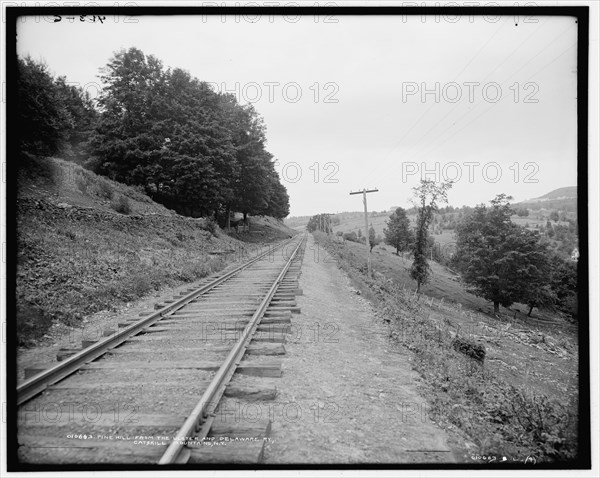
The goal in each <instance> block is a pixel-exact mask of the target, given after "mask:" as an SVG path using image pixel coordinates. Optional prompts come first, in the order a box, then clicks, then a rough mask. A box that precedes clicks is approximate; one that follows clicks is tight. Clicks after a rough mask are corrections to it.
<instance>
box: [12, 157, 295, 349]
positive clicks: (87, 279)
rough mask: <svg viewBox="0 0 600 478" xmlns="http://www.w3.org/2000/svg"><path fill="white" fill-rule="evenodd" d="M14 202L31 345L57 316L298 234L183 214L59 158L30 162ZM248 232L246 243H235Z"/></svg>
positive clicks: (135, 293) (174, 281)
mask: <svg viewBox="0 0 600 478" xmlns="http://www.w3.org/2000/svg"><path fill="white" fill-rule="evenodd" d="M18 186H19V188H18V189H19V196H18V205H17V215H18V216H17V221H18V231H17V238H18V256H17V318H16V320H17V329H18V334H19V343H20V344H21V345H35V344H36V343H37V341H38V340H39V339H40V338H41V337H43V335H44V334H45V333H46V331H47V330H48V329H49V328H50V327H51V325H52V324H53V323H55V322H61V323H66V324H70V325H77V324H79V322H80V321H81V320H82V318H83V317H84V316H85V315H88V314H91V313H94V312H97V311H99V310H105V309H110V308H113V307H115V306H116V305H119V304H123V303H127V302H128V301H131V300H135V299H137V298H139V297H144V296H145V295H147V294H149V293H150V292H153V291H155V290H159V289H161V288H165V287H169V286H175V285H178V284H181V283H183V282H189V281H193V280H196V279H199V278H201V277H204V276H207V275H209V274H211V273H212V272H214V271H217V270H220V269H222V268H223V267H225V266H226V265H227V264H228V263H232V262H236V261H241V260H244V259H245V258H246V257H248V256H249V255H250V254H256V252H257V251H258V248H257V247H256V244H253V245H251V246H248V245H247V244H246V243H245V242H243V241H242V240H247V241H248V242H253V243H257V242H258V243H262V242H270V241H275V240H281V239H284V238H287V237H290V236H291V235H292V234H294V233H295V231H292V230H291V229H289V228H287V227H286V226H284V225H283V224H282V223H281V222H280V221H276V220H274V219H272V218H251V229H252V232H251V233H249V234H232V235H233V236H235V237H231V236H230V235H227V234H225V233H224V232H223V231H221V230H220V229H219V228H218V226H216V224H215V223H214V222H212V221H209V220H207V219H192V218H187V217H183V216H179V215H177V214H176V213H174V212H173V211H170V210H168V209H166V208H164V207H163V206H161V205H160V204H157V203H155V202H153V201H152V200H151V199H150V198H149V197H147V196H146V195H144V194H143V193H142V192H141V191H139V190H136V189H134V188H131V187H128V186H126V185H123V184H120V183H116V182H113V181H110V180H109V179H107V178H104V177H101V176H97V175H96V174H94V173H92V172H90V171H88V170H85V169H83V168H81V167H80V166H78V165H75V164H73V163H69V162H66V161H62V160H60V159H53V158H47V159H43V160H41V159H33V158H31V159H29V160H28V161H27V162H26V164H23V167H22V168H21V170H20V176H19V178H18ZM239 239H242V240H239Z"/></svg>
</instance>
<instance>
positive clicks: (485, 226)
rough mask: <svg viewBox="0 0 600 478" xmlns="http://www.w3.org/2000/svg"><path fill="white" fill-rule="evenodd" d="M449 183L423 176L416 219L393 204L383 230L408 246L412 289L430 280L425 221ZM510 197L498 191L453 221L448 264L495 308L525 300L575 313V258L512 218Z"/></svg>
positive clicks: (402, 246)
mask: <svg viewBox="0 0 600 478" xmlns="http://www.w3.org/2000/svg"><path fill="white" fill-rule="evenodd" d="M449 187H450V185H449V184H442V185H436V184H434V183H433V182H430V181H422V182H421V185H420V186H419V187H418V188H415V195H416V198H417V204H416V207H417V224H416V227H415V228H414V229H411V228H410V221H409V219H408V216H407V211H406V210H404V209H402V208H397V209H396V211H394V213H393V214H392V215H391V216H390V219H389V221H388V222H387V226H388V227H387V228H386V229H385V230H384V236H385V239H384V240H385V242H386V243H387V244H389V245H391V246H393V247H395V248H396V253H398V252H399V251H400V250H403V251H404V250H409V251H411V252H412V253H413V256H414V260H413V265H412V268H411V276H412V278H413V279H414V280H416V281H417V288H419V287H420V286H421V284H424V283H427V282H428V281H429V279H430V274H431V269H430V267H429V265H428V256H429V254H428V253H429V250H430V248H431V247H432V246H433V241H432V240H431V239H432V238H431V237H430V236H429V228H428V226H429V224H430V223H431V218H432V216H433V213H434V212H435V211H436V210H438V209H439V203H440V202H446V191H447V189H449ZM511 199H512V198H511V197H510V196H507V195H505V194H500V195H498V196H496V197H495V198H494V199H493V200H491V201H490V204H491V206H486V205H485V204H480V205H478V206H476V207H475V208H473V209H472V210H470V211H468V212H467V213H466V214H464V215H463V216H462V217H461V218H460V219H459V220H458V222H457V224H456V229H455V234H456V252H455V253H454V255H453V257H452V258H451V260H450V265H451V266H452V267H453V268H455V269H456V270H457V271H458V272H459V273H460V275H461V278H462V280H463V281H464V282H465V283H466V284H467V287H468V290H469V291H470V292H473V293H474V294H476V295H478V296H480V297H483V298H484V299H486V300H489V301H491V302H492V303H493V304H494V313H495V314H499V312H500V310H499V309H500V305H502V306H504V307H510V306H511V305H512V304H514V303H522V304H526V305H527V306H528V307H529V310H528V314H527V315H529V316H530V315H531V312H532V310H533V308H535V307H537V308H548V309H558V310H561V311H563V312H566V313H569V314H571V315H572V316H574V317H576V316H577V301H578V298H577V262H576V261H573V260H567V259H565V258H563V257H561V255H560V254H559V253H558V252H557V251H555V250H553V247H552V243H551V242H550V241H549V240H548V239H547V238H545V237H544V236H542V235H540V233H539V232H538V231H532V230H529V229H528V228H526V227H523V226H519V225H517V224H515V223H514V222H512V221H511V216H512V215H514V214H515V210H514V209H513V208H512V207H511V205H510V200H511Z"/></svg>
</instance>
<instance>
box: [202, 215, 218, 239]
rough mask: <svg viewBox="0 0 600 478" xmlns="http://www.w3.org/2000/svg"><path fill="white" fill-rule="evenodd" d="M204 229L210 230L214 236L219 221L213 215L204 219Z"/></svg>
mask: <svg viewBox="0 0 600 478" xmlns="http://www.w3.org/2000/svg"><path fill="white" fill-rule="evenodd" d="M204 230H205V231H208V232H210V233H211V234H212V235H213V236H214V235H216V233H217V222H216V221H215V220H214V219H213V218H212V217H207V218H206V219H205V220H204Z"/></svg>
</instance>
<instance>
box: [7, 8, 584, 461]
mask: <svg viewBox="0 0 600 478" xmlns="http://www.w3.org/2000/svg"><path fill="white" fill-rule="evenodd" d="M53 14H58V15H67V14H71V15H80V14H81V15H83V14H86V15H100V14H101V15H111V14H112V15H115V14H117V15H131V16H134V17H135V16H143V15H161V16H167V15H234V14H237V15H257V14H261V15H262V14H269V15H288V16H291V15H341V16H346V15H402V16H417V15H449V16H456V15H460V16H463V15H469V16H470V15H473V16H483V15H485V16H495V15H510V16H515V15H518V16H524V15H531V16H534V15H535V16H569V17H575V18H576V19H577V23H578V31H577V183H578V184H577V186H578V191H577V215H578V217H577V220H578V225H579V251H580V257H579V267H578V289H579V291H580V294H579V298H578V301H579V317H580V319H579V323H580V324H579V455H578V457H577V459H576V460H574V461H573V462H568V463H565V464H564V465H567V466H561V464H539V465H535V467H533V468H532V467H528V466H523V465H521V464H512V463H507V464H501V463H496V464H477V463H474V464H470V463H457V464H428V463H426V464H402V463H396V464H393V463H392V464H369V463H365V464H362V463H361V464H333V463H332V464H314V465H313V464H303V463H296V464H285V465H266V466H246V465H231V464H208V465H206V466H199V465H193V466H190V465H182V466H176V465H173V466H164V467H163V466H158V465H113V464H111V465H107V464H97V465H84V464H74V465H70V464H69V465H32V464H23V463H19V461H18V456H17V450H18V446H17V443H16V441H15V440H13V439H14V438H16V436H17V428H18V427H17V413H16V409H17V407H16V388H17V379H16V366H17V363H16V348H17V347H16V343H15V341H14V340H12V338H13V337H15V336H16V324H15V322H14V321H12V320H11V318H12V317H15V316H16V273H17V264H16V251H17V238H16V231H17V214H16V210H17V194H16V182H15V181H14V178H16V175H17V170H18V165H16V164H15V163H11V162H10V161H9V160H7V161H6V177H7V182H6V219H7V220H6V226H7V229H6V231H7V238H6V239H7V249H6V250H7V264H6V275H7V295H6V297H7V310H6V317H7V325H6V330H7V335H6V337H7V347H6V353H7V361H6V364H7V367H6V393H7V429H6V432H7V434H6V436H7V442H6V448H7V455H6V456H7V471H9V472H17V471H19V472H26V471H115V470H119V471H145V470H151V471H157V470H165V471H166V470H257V469H265V470H278V469H308V470H315V469H328V470H348V469H477V470H522V469H590V468H591V441H590V433H591V430H590V354H589V345H590V339H591V337H590V334H589V332H590V330H589V277H588V273H589V263H588V261H589V251H588V240H589V237H588V220H589V217H588V210H587V205H588V88H589V84H588V81H589V78H588V67H589V64H588V62H589V7H587V6H556V7H555V6H542V7H530V6H516V7H515V6H511V7H496V6H494V7H478V6H475V7H439V6H435V7H404V6H364V7H355V6H341V7H329V6H323V7H314V6H313V7H304V6H299V7H247V6H241V7H230V6H221V7H205V6H204V7H187V6H139V7H115V6H112V7H109V6H106V7H104V6H101V7H78V6H74V7H39V6H36V7H13V6H6V39H5V40H6V81H7V105H6V118H7V124H6V131H7V135H6V138H7V148H6V157H7V159H8V158H11V157H17V152H18V151H17V145H16V141H15V139H16V134H15V126H14V123H11V122H10V120H9V118H13V117H15V115H16V101H15V98H14V96H11V94H10V92H11V91H15V86H16V83H17V78H16V71H17V54H16V39H17V20H18V17H19V16H22V15H38V16H47V15H53ZM11 178H13V179H12V181H11ZM581 291H585V294H582V293H581Z"/></svg>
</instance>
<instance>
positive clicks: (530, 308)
mask: <svg viewBox="0 0 600 478" xmlns="http://www.w3.org/2000/svg"><path fill="white" fill-rule="evenodd" d="M534 307H535V305H532V306H530V307H529V313H528V314H527V317H531V312H532V311H533V308H534Z"/></svg>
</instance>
